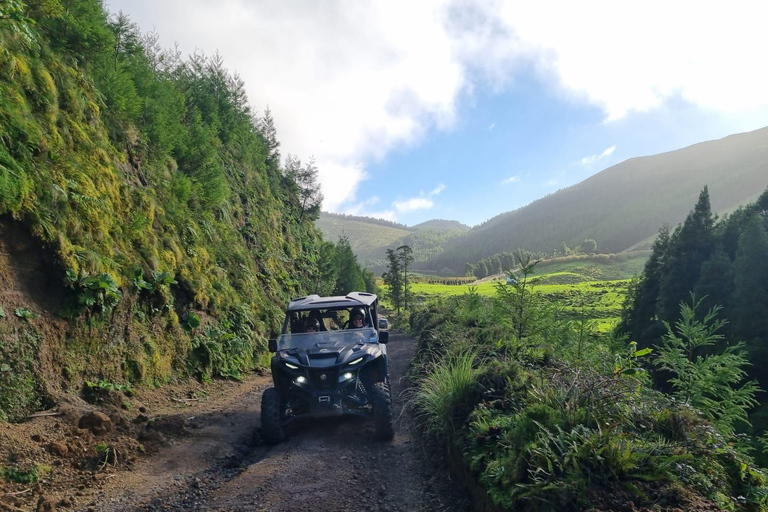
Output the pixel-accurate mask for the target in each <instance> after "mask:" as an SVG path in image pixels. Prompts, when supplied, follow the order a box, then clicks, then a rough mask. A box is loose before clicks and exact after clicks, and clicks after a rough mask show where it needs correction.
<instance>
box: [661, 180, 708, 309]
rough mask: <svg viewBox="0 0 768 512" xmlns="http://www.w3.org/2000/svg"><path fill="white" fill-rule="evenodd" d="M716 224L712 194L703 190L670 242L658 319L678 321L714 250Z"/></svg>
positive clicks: (663, 275)
mask: <svg viewBox="0 0 768 512" xmlns="http://www.w3.org/2000/svg"><path fill="white" fill-rule="evenodd" d="M714 223H715V218H714V217H713V215H712V209H711V207H710V203H709V190H708V189H707V187H704V189H703V190H702V191H701V194H699V200H698V202H697V203H696V206H695V207H694V209H693V211H692V212H691V213H689V214H688V217H686V219H685V222H684V223H683V225H682V226H679V227H678V228H677V229H675V232H674V233H673V234H672V237H671V238H670V242H669V251H668V254H669V256H668V261H667V263H666V265H664V267H663V271H662V278H661V284H660V290H659V316H660V317H661V319H662V320H666V321H672V320H673V319H674V318H676V317H677V314H678V311H679V305H680V303H681V302H684V301H685V300H686V299H687V297H688V296H689V295H690V293H691V292H692V291H693V288H694V286H696V282H697V281H698V279H699V275H700V274H701V266H702V265H703V264H704V262H705V261H707V260H708V259H709V256H710V254H711V252H712V250H713V248H714V247H713V246H714V244H713V227H714Z"/></svg>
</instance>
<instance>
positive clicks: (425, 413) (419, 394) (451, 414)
mask: <svg viewBox="0 0 768 512" xmlns="http://www.w3.org/2000/svg"><path fill="white" fill-rule="evenodd" d="M476 359H477V353H476V352H475V351H473V350H469V349H466V350H462V351H461V352H458V353H456V354H452V355H449V356H448V357H446V358H445V359H443V360H440V361H437V362H435V363H432V364H431V365H430V367H428V368H427V372H426V374H425V376H424V377H423V378H422V379H421V380H420V382H419V386H418V388H416V389H415V390H414V392H413V393H412V395H411V397H410V399H409V404H410V406H411V407H412V408H413V409H414V410H415V411H416V415H417V417H418V418H420V419H421V420H422V421H423V422H424V425H425V427H426V429H427V431H428V432H429V433H430V434H433V435H436V436H438V437H441V438H447V437H450V436H451V435H452V434H453V433H454V432H455V431H456V429H457V425H461V423H462V422H463V420H464V419H466V417H467V416H468V415H469V413H470V412H472V408H473V406H474V398H475V395H476V394H477V391H478V388H479V385H478V383H477V380H476V379H475V373H476V370H475V368H476Z"/></svg>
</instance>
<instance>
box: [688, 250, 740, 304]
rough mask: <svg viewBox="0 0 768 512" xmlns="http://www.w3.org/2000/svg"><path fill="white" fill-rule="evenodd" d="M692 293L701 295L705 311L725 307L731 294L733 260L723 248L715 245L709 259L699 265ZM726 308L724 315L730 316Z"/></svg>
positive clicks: (729, 301)
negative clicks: (699, 271) (698, 274)
mask: <svg viewBox="0 0 768 512" xmlns="http://www.w3.org/2000/svg"><path fill="white" fill-rule="evenodd" d="M694 293H695V295H696V296H697V297H701V304H702V308H703V309H704V310H706V311H708V310H710V309H712V308H714V307H716V306H720V307H722V308H727V306H728V305H730V303H731V296H732V294H733V262H732V261H731V259H730V258H729V257H728V255H727V254H726V253H725V251H724V250H723V248H722V246H719V245H718V246H717V247H716V248H715V250H714V252H712V256H711V257H710V258H709V260H707V261H705V262H704V264H703V265H702V266H701V275H700V276H699V280H698V282H697V283H696V286H695V287H694ZM728 310H730V308H727V309H726V314H725V316H726V317H727V318H732V315H730V314H728Z"/></svg>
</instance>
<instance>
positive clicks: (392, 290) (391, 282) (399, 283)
mask: <svg viewBox="0 0 768 512" xmlns="http://www.w3.org/2000/svg"><path fill="white" fill-rule="evenodd" d="M387 262H388V263H387V271H386V272H385V273H384V274H383V275H382V276H381V278H382V279H383V280H384V283H385V284H386V285H387V286H388V287H389V298H390V299H391V300H392V305H393V306H395V310H396V311H397V314H398V315H399V314H400V307H401V305H402V298H403V280H402V278H403V274H402V268H401V265H400V257H399V255H398V254H397V252H395V250H394V249H387Z"/></svg>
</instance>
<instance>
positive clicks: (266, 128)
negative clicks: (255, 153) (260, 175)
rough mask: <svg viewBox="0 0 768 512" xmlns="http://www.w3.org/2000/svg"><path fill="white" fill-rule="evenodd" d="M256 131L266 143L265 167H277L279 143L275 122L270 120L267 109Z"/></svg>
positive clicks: (269, 112)
mask: <svg viewBox="0 0 768 512" xmlns="http://www.w3.org/2000/svg"><path fill="white" fill-rule="evenodd" d="M258 129H259V133H260V134H261V136H262V137H264V141H265V142H266V143H267V165H269V166H276V167H277V166H279V165H280V142H278V140H277V129H276V128H275V120H274V119H273V118H272V111H271V110H269V107H267V108H266V110H264V116H263V117H262V118H261V119H259V125H258Z"/></svg>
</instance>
